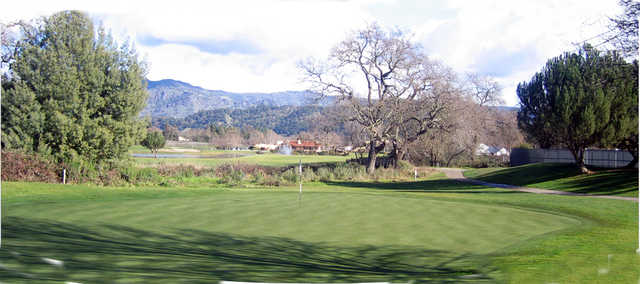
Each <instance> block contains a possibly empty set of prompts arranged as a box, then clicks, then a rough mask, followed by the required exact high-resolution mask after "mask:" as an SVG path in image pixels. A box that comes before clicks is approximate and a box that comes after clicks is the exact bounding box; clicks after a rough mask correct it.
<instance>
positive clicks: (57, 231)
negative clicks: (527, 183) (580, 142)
mask: <svg viewBox="0 0 640 284" xmlns="http://www.w3.org/2000/svg"><path fill="white" fill-rule="evenodd" d="M2 197H3V202H4V203H3V207H2V213H3V215H2V216H3V237H4V238H3V243H2V250H0V262H1V263H2V269H0V278H1V279H8V280H12V282H11V283H15V282H20V281H23V282H25V283H32V282H34V281H35V280H43V281H44V280H47V279H48V280H52V281H53V280H55V281H58V282H57V283H60V282H62V281H75V282H82V283H95V282H105V281H106V282H116V283H118V282H122V283H132V282H140V283H148V282H157V283H167V282H171V283H176V282H184V283H212V282H216V281H217V280H235V281H258V282H303V281H309V282H354V281H358V282H364V281H395V282H399V281H405V282H406V281H409V280H425V281H436V282H461V281H464V282H468V281H470V282H493V281H500V280H506V281H510V282H513V283H529V282H531V283H548V282H553V281H556V282H557V283H585V282H589V281H593V282H603V281H604V282H603V283H606V281H609V280H616V281H627V282H618V283H629V280H632V281H637V279H638V276H639V275H638V269H637V267H638V264H639V262H638V257H637V256H636V255H635V252H634V250H635V248H634V246H635V245H637V231H634V230H637V222H638V219H637V216H636V215H635V214H636V213H637V204H636V203H632V202H627V201H619V200H593V199H588V198H580V197H566V196H540V195H533V194H526V193H514V192H511V191H507V190H502V189H493V188H487V187H483V186H474V185H468V184H464V183H460V182H456V181H448V180H425V181H419V182H415V183H411V182H405V183H371V184H368V186H367V183H356V182H340V183H331V184H314V185H311V186H306V187H305V191H304V193H303V195H302V196H299V195H298V193H297V188H254V189H208V188H188V189H187V188H100V187H93V186H83V185H74V186H61V185H50V184H38V183H3V196H2ZM634 222H635V223H634ZM634 224H635V225H634ZM608 255H614V256H613V257H612V263H611V265H610V266H609V270H608V271H609V272H607V273H606V274H598V272H597V271H598V269H600V268H602V265H605V266H606V260H607V256H608ZM603 257H604V261H603V260H602V258H603ZM42 258H51V259H56V260H61V261H64V265H63V267H56V266H53V265H50V264H47V263H46V262H45V261H43V260H42ZM25 273H26V274H28V275H26V274H25ZM28 276H30V277H32V278H28ZM559 280H561V281H559Z"/></svg>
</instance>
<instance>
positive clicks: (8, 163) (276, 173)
mask: <svg viewBox="0 0 640 284" xmlns="http://www.w3.org/2000/svg"><path fill="white" fill-rule="evenodd" d="M63 169H64V170H66V182H67V183H93V184H100V185H163V186H166V185H178V184H181V183H184V182H186V181H187V180H188V179H190V178H194V177H203V178H211V179H210V180H215V181H216V182H218V183H221V184H227V185H234V186H238V185H244V184H256V185H266V186H280V185H292V184H297V183H298V182H299V181H300V177H302V179H303V181H305V182H316V181H322V182H326V181H336V180H343V181H346V180H349V181H367V180H372V179H373V180H404V179H409V178H412V177H413V170H412V167H411V166H410V165H408V164H407V163H402V164H401V166H400V167H399V168H397V169H391V168H390V169H384V168H380V169H377V170H376V172H375V174H373V175H369V174H368V173H367V172H366V168H365V167H364V166H362V165H359V164H356V163H337V164H316V165H305V166H303V169H302V175H300V174H299V168H298V167H293V166H292V167H283V168H276V167H266V166H259V165H249V164H225V165H221V166H217V167H209V168H206V167H195V166H191V165H160V166H156V167H146V168H141V167H138V166H137V165H135V164H134V163H133V162H132V161H120V162H112V163H104V164H92V163H89V162H86V161H78V162H72V163H69V164H66V165H58V164H54V163H51V162H49V161H47V160H45V159H42V158H40V157H38V156H37V155H30V154H23V153H12V152H3V153H2V180H3V181H38V182H48V183H60V182H62V175H63V174H62V172H63Z"/></svg>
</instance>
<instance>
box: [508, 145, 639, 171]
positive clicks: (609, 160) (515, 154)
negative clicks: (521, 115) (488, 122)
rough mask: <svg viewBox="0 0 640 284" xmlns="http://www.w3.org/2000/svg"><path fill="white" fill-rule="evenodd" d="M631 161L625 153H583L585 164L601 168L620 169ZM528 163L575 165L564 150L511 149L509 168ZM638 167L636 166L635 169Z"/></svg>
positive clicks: (601, 151)
mask: <svg viewBox="0 0 640 284" xmlns="http://www.w3.org/2000/svg"><path fill="white" fill-rule="evenodd" d="M631 160H633V156H631V154H630V153H629V152H627V151H617V150H592V149H588V150H587V151H585V163H586V164H587V165H588V166H595V167H601V168H620V167H624V166H626V165H627V164H628V163H629V162H631ZM530 163H571V164H573V163H575V159H574V158H573V155H572V154H571V152H570V151H569V150H566V149H513V150H512V151H511V156H510V164H511V166H512V167H513V166H519V165H524V164H530ZM637 166H638V165H637V164H636V167H637Z"/></svg>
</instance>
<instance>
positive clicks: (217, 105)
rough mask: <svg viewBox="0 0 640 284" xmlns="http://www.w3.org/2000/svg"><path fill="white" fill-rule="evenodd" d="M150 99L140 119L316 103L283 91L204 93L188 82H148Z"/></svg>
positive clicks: (308, 96) (302, 93)
mask: <svg viewBox="0 0 640 284" xmlns="http://www.w3.org/2000/svg"><path fill="white" fill-rule="evenodd" d="M147 90H148V91H149V98H148V99H147V106H146V107H145V108H144V109H143V110H142V113H141V115H142V116H147V115H148V116H151V117H174V118H183V117H186V116H189V115H191V114H194V113H197V112H200V111H206V110H215V109H246V108H250V107H255V106H259V105H264V106H303V105H309V104H315V103H316V102H315V101H314V99H315V96H314V94H313V93H310V92H305V91H285V92H277V93H231V92H226V91H221V90H207V89H204V88H201V87H197V86H192V85H190V84H189V83H185V82H181V81H177V80H171V79H165V80H160V81H148V86H147Z"/></svg>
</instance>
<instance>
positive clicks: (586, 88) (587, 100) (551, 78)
mask: <svg viewBox="0 0 640 284" xmlns="http://www.w3.org/2000/svg"><path fill="white" fill-rule="evenodd" d="M637 72H638V65H637V61H635V62H634V63H627V62H626V61H625V60H624V59H623V58H622V57H621V56H620V55H619V53H618V52H607V53H601V52H599V51H598V50H596V49H594V48H592V47H591V46H589V45H585V46H583V47H582V48H581V49H580V51H578V52H577V53H565V54H563V55H561V56H558V57H555V58H552V59H550V60H549V61H548V62H547V64H546V65H545V67H544V68H543V69H542V71H540V72H538V73H536V74H535V75H534V76H533V78H532V79H531V81H529V82H523V83H521V84H519V85H518V88H517V94H518V97H519V99H520V105H521V107H520V111H519V112H518V125H519V127H520V128H521V129H522V130H523V131H524V132H525V133H526V134H527V135H528V136H529V137H530V138H531V139H533V140H534V141H536V142H538V144H539V145H540V146H541V147H543V148H546V147H551V146H563V147H567V148H568V149H569V150H570V151H571V152H572V153H573V155H574V157H575V160H576V163H577V165H578V166H579V167H581V169H582V170H583V171H586V168H585V167H584V150H585V148H587V147H590V146H594V145H602V144H609V145H611V144H614V143H616V142H617V141H622V140H623V139H625V138H627V137H628V136H629V135H630V134H631V132H633V131H634V129H635V131H636V133H637V123H638V122H637V121H638V120H637V116H638V113H637V108H638V73H637ZM636 147H637V146H636Z"/></svg>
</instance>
